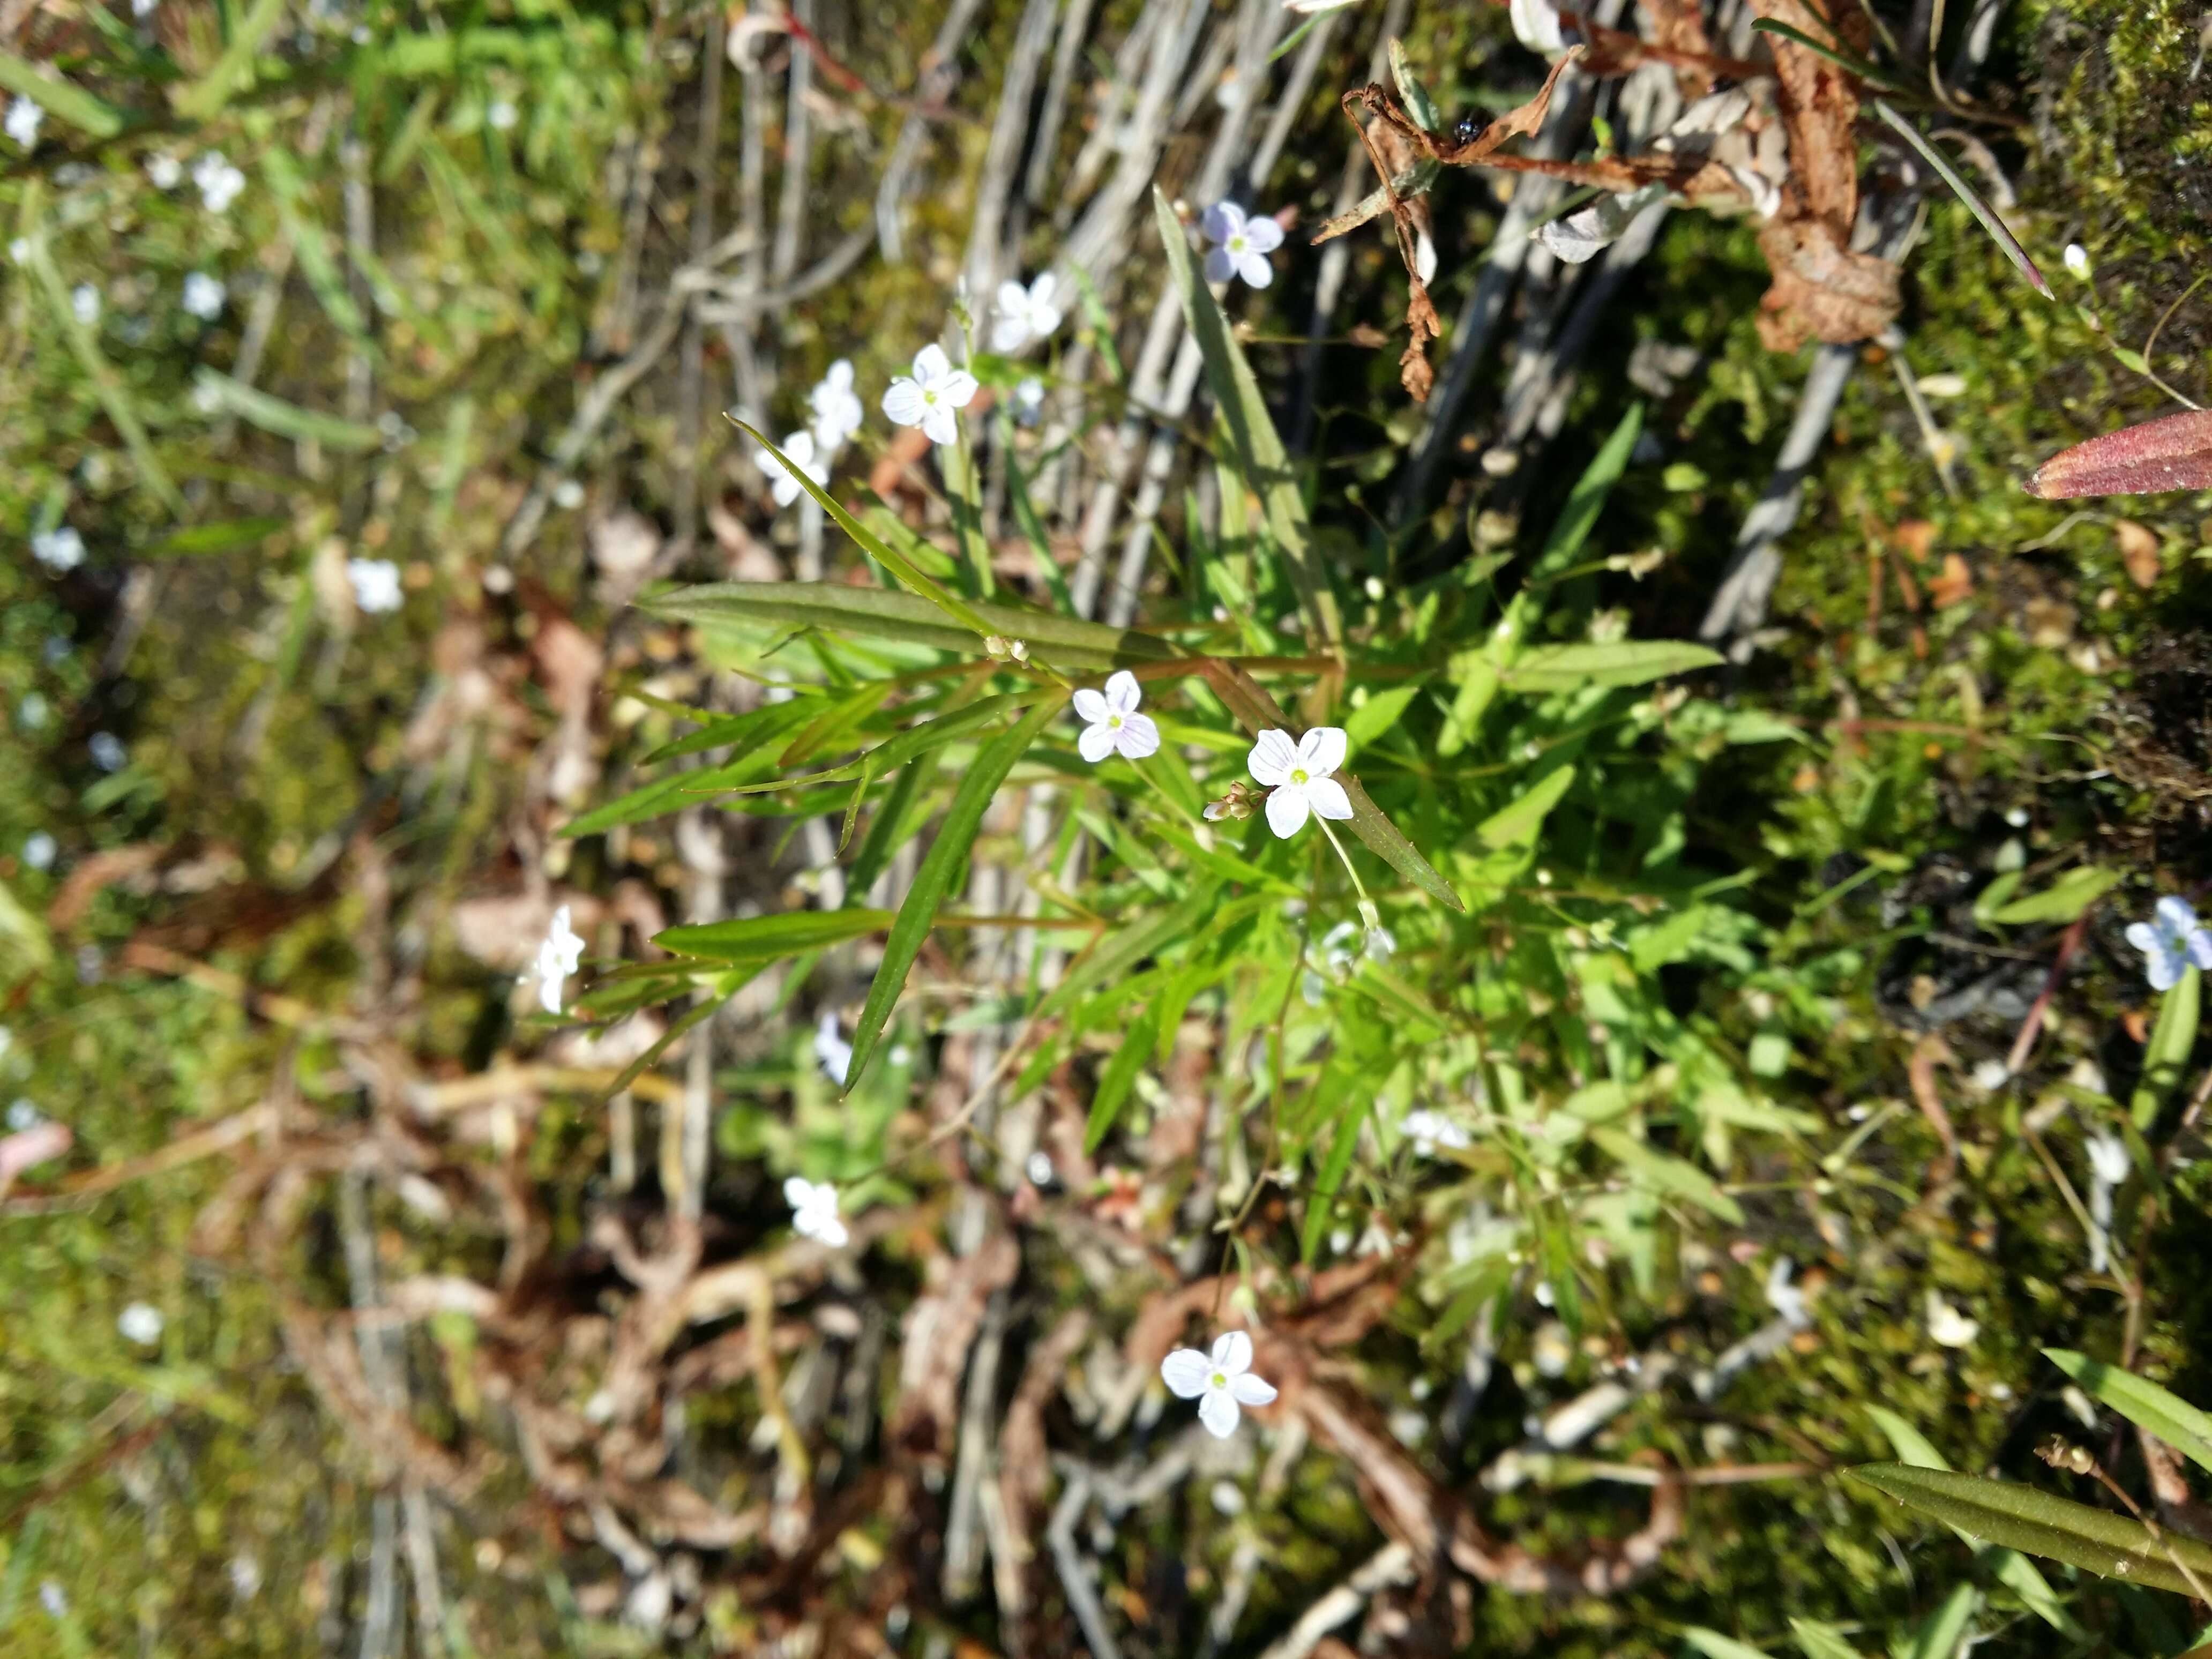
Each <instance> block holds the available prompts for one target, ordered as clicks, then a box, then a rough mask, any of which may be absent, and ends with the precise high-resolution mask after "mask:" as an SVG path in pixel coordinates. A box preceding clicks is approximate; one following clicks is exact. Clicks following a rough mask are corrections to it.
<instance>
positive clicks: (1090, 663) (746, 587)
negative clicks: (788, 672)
mask: <svg viewBox="0 0 2212 1659" xmlns="http://www.w3.org/2000/svg"><path fill="white" fill-rule="evenodd" d="M925 580H926V579H925ZM638 605H639V608H640V609H641V610H643V611H650V612H652V613H653V615H654V616H656V617H675V618H677V619H678V621H682V622H696V623H717V622H721V623H755V624H759V623H768V624H770V625H773V626H776V627H782V628H819V629H824V630H826V631H828V632H831V633H838V634H845V635H853V636H854V637H857V638H861V639H876V640H894V641H898V642H900V643H902V644H906V645H922V646H927V647H931V648H933V649H935V650H939V651H964V652H968V653H971V654H972V653H975V651H976V650H977V649H978V648H979V644H980V641H981V639H982V637H983V636H984V635H988V634H995V635H999V636H1000V638H1001V639H1008V640H1024V641H1028V642H1029V644H1030V647H1031V648H1032V650H1033V651H1034V652H1035V653H1036V654H1037V655H1040V656H1045V657H1049V658H1050V659H1052V661H1054V662H1055V663H1057V664H1058V665H1060V666H1061V667H1063V668H1130V667H1135V666H1137V665H1140V664H1144V663H1154V662H1173V661H1175V660H1176V659H1178V657H1179V656H1180V655H1181V653H1179V652H1177V651H1176V648H1175V647H1174V646H1172V645H1170V644H1169V643H1168V642H1167V641H1165V640H1163V639H1159V638H1157V637H1155V636H1154V635H1150V634H1140V633H1139V632H1138V631H1137V630H1136V629H1133V628H1109V627H1108V626H1107V625H1106V624H1105V623H1091V622H1084V621H1082V620H1081V619H1080V618H1079V617H1059V616H1054V614H1053V613H1052V612H1051V611H1032V610H1030V609H1028V608H1027V607H1025V606H1023V605H998V604H993V603H989V602H986V601H981V600H979V601H976V602H975V603H973V604H969V603H967V602H965V601H963V609H964V610H965V611H967V612H968V613H969V615H970V616H972V617H974V619H975V621H974V623H973V624H969V623H959V622H955V621H951V620H950V619H948V617H946V615H945V611H944V610H943V609H942V608H941V607H939V606H938V605H935V604H933V603H932V602H931V601H929V600H927V599H922V598H921V597H919V596H917V595H915V594H912V593H902V592H898V591H897V590H896V588H890V587H848V586H845V585H844V584H843V583H842V582H708V583H705V584H703V585H702V586H697V587H684V588H678V590H677V591H676V592H672V593H664V594H661V595H659V597H657V598H654V599H641V600H639V601H638Z"/></svg>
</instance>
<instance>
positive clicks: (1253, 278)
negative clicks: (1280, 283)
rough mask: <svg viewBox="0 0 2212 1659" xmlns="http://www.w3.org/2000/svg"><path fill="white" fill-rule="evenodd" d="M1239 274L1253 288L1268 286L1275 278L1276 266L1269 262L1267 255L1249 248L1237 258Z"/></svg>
mask: <svg viewBox="0 0 2212 1659" xmlns="http://www.w3.org/2000/svg"><path fill="white" fill-rule="evenodd" d="M1237 275H1238V276H1242V277H1243V279H1244V281H1245V283H1247V285H1249V287H1252V288H1267V287H1270V286H1272V285H1273V283H1274V280H1275V268H1274V266H1273V265H1271V264H1268V263H1267V255H1266V254H1264V253H1254V252H1251V251H1250V250H1249V249H1248V250H1246V252H1243V254H1242V255H1240V256H1239V257H1238V258H1237Z"/></svg>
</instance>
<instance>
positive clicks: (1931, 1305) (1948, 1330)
mask: <svg viewBox="0 0 2212 1659" xmlns="http://www.w3.org/2000/svg"><path fill="white" fill-rule="evenodd" d="M1981 1329H1982V1328H1981V1324H1980V1322H1978V1321H1977V1320H1972V1319H1969V1318H1967V1317H1966V1315H1964V1314H1962V1313H1960V1311H1959V1310H1957V1309H1956V1308H1954V1307H1953V1306H1952V1305H1951V1304H1949V1303H1948V1302H1946V1301H1945V1300H1944V1299H1943V1298H1942V1297H1940V1296H1938V1295H1937V1294H1936V1292H1935V1291H1929V1292H1928V1334H1929V1336H1931V1337H1933V1338H1934V1339H1935V1340H1936V1342H1937V1343H1939V1344H1940V1345H1942V1346H1944V1347H1946V1348H1963V1347H1966V1346H1969V1345H1970V1344H1972V1341H1973V1340H1974V1339H1975V1337H1977V1336H1978V1335H1979V1334H1981Z"/></svg>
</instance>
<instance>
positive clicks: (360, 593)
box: [346, 559, 403, 616]
mask: <svg viewBox="0 0 2212 1659" xmlns="http://www.w3.org/2000/svg"><path fill="white" fill-rule="evenodd" d="M346 580H348V581H349V582H351V583H352V584H353V602H354V604H355V605H358V606H359V607H360V608H361V610H362V611H363V612H364V613H365V614H367V615H368V616H378V615H380V614H381V613H383V612H384V611H397V610H398V609H399V605H400V602H401V599H402V598H403V595H402V594H401V593H400V591H399V567H398V565H396V564H394V563H392V561H391V560H389V559H348V560H347V561H346Z"/></svg>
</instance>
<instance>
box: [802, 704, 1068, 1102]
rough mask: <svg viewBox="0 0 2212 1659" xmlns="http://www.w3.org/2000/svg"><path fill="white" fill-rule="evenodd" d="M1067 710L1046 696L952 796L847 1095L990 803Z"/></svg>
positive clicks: (874, 1001) (880, 982)
mask: <svg viewBox="0 0 2212 1659" xmlns="http://www.w3.org/2000/svg"><path fill="white" fill-rule="evenodd" d="M1065 706H1066V701H1065V699H1063V698H1060V697H1048V698H1046V699H1045V700H1044V701H1043V702H1040V703H1038V704H1037V705H1036V708H1032V709H1030V712H1029V713H1028V714H1024V716H1023V717H1022V718H1021V720H1020V721H1019V722H1018V723H1017V724H1016V725H1014V726H1012V727H1011V728H1009V729H1008V730H1007V731H1006V732H1002V733H1001V734H1000V736H998V737H997V738H994V739H992V741H991V742H989V743H987V744H985V745H984V746H983V750H982V752H981V754H979V755H977V756H976V757H975V763H974V764H972V765H971V766H969V769H968V772H967V775H965V776H964V777H963V778H962V779H961V780H960V787H959V788H958V789H957V790H955V791H954V792H953V795H952V804H951V805H950V806H949V807H947V808H946V809H945V821H944V822H943V823H941V824H939V826H938V830H937V838H936V839H935V840H934V841H933V842H930V844H929V851H928V852H927V853H926V854H923V855H922V860H921V867H920V868H919V869H917V870H916V871H915V872H914V885H913V886H912V887H911V888H909V889H908V891H907V896H906V902H905V903H903V904H902V905H900V906H899V913H898V916H897V918H896V920H895V921H893V922H892V923H891V930H890V938H889V939H886V940H885V941H884V959H883V963H882V965H881V966H880V967H878V969H876V978H875V982H874V983H873V984H872V985H871V986H869V987H868V1000H867V1002H866V1005H865V1006H863V1007H862V1008H861V1010H860V1022H859V1024H858V1026H857V1027H856V1029H855V1030H854V1032H853V1063H852V1065H851V1066H848V1068H847V1070H846V1074H845V1091H846V1092H847V1093H848V1094H849V1093H851V1092H852V1090H853V1086H854V1085H855V1084H857V1083H858V1082H860V1078H861V1076H862V1074H863V1073H866V1070H867V1068H868V1061H869V1060H870V1059H872V1057H873V1056H874V1054H875V1051H876V1044H877V1042H878V1039H880V1038H881V1037H882V1036H883V1032H884V1023H885V1022H886V1021H887V1020H889V1019H890V1014H891V1009H892V1006H894V1005H895V1004H896V1002H897V1001H898V998H899V993H900V992H901V991H902V990H903V989H905V988H906V975H907V970H908V969H909V968H911V967H913V966H914V959H915V957H916V956H917V955H918V954H919V953H920V952H921V942H922V940H923V939H927V937H928V936H929V929H930V925H931V924H932V923H933V922H934V921H936V919H937V909H938V906H939V905H940V904H942V903H943V902H945V895H946V894H947V893H948V892H950V891H951V886H952V879H953V878H954V876H955V875H957V873H958V872H959V870H960V868H961V866H963V864H965V863H966V862H967V859H968V853H969V848H972V847H973V846H974V845H975V834H976V831H977V830H978V829H981V827H982V823H983V814H984V812H985V811H986V810H987V809H988V807H989V806H990V805H991V798H992V797H993V796H994V795H995V794H997V793H999V786H1000V784H1002V783H1004V782H1005V781H1006V774H1007V773H1009V772H1011V771H1012V770H1013V769H1014V763H1015V762H1016V761H1018V760H1019V759H1020V758H1021V757H1022V756H1023V754H1024V752H1026V751H1027V750H1028V748H1029V746H1030V743H1031V742H1033V741H1034V740H1035V739H1036V735H1037V733H1038V732H1042V731H1043V730H1044V728H1045V726H1047V725H1048V723H1049V722H1050V721H1051V720H1053V719H1054V717H1055V716H1056V715H1058V714H1059V713H1060V709H1061V708H1064V707H1065Z"/></svg>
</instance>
